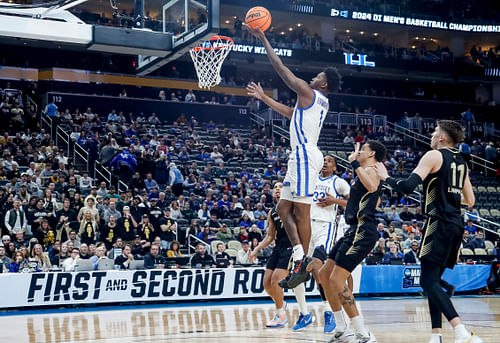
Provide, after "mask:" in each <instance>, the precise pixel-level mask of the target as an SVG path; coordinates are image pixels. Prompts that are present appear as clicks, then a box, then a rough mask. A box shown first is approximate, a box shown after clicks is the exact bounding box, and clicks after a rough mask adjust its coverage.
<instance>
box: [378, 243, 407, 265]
mask: <svg viewBox="0 0 500 343" xmlns="http://www.w3.org/2000/svg"><path fill="white" fill-rule="evenodd" d="M398 250H399V249H398V246H397V244H396V243H391V245H390V246H389V252H387V253H385V255H384V258H383V259H382V264H390V263H391V259H393V258H404V255H403V253H402V252H400V251H398Z"/></svg>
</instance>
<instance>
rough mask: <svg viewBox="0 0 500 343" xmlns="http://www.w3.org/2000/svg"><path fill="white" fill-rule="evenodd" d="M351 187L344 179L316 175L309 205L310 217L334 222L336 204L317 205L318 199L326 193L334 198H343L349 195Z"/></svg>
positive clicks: (334, 176) (335, 176)
mask: <svg viewBox="0 0 500 343" xmlns="http://www.w3.org/2000/svg"><path fill="white" fill-rule="evenodd" d="M350 190H351V187H350V186H349V184H348V183H347V181H346V180H344V179H342V178H341V177H338V176H337V175H332V176H330V177H327V178H325V179H324V178H322V177H321V175H318V180H316V184H315V186H314V194H313V204H312V206H311V219H314V220H318V221H325V222H330V223H334V222H335V221H336V219H337V210H338V205H337V204H333V205H330V206H327V207H319V206H318V202H319V201H318V199H321V198H324V197H325V195H326V194H327V193H328V194H330V195H331V196H334V197H335V198H343V197H345V196H347V195H349V192H350Z"/></svg>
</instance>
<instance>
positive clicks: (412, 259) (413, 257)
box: [404, 240, 420, 264]
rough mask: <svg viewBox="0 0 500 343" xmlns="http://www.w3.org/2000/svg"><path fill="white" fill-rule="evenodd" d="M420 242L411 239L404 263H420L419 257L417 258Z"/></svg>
mask: <svg viewBox="0 0 500 343" xmlns="http://www.w3.org/2000/svg"><path fill="white" fill-rule="evenodd" d="M419 246H420V244H419V243H418V242H417V241H415V240H414V241H412V242H411V246H410V249H411V250H410V251H408V252H407V253H406V254H405V258H404V262H405V264H420V259H419V258H418V248H419Z"/></svg>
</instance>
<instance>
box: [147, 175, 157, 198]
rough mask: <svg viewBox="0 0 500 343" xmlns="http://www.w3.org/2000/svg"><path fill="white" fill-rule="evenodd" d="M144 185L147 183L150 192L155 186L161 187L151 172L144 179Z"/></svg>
mask: <svg viewBox="0 0 500 343" xmlns="http://www.w3.org/2000/svg"><path fill="white" fill-rule="evenodd" d="M144 185H145V187H146V190H147V191H148V193H150V192H151V191H153V187H159V186H158V183H157V182H156V181H155V180H154V179H153V174H151V173H147V174H146V179H145V180H144Z"/></svg>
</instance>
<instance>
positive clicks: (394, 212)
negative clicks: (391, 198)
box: [387, 205, 401, 224]
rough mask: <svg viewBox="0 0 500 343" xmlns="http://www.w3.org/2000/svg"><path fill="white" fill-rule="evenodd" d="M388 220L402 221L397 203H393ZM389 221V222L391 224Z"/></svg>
mask: <svg viewBox="0 0 500 343" xmlns="http://www.w3.org/2000/svg"><path fill="white" fill-rule="evenodd" d="M387 221H388V222H389V223H390V222H397V223H400V222H401V218H400V217H399V214H398V211H397V209H396V205H391V211H390V212H389V213H387ZM389 223H388V224H389Z"/></svg>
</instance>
